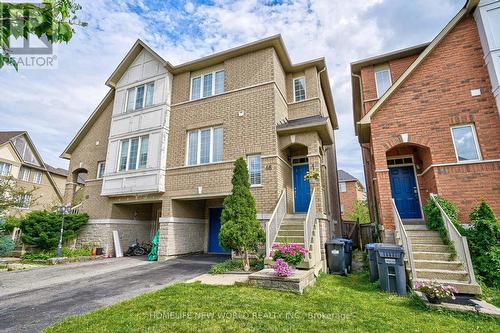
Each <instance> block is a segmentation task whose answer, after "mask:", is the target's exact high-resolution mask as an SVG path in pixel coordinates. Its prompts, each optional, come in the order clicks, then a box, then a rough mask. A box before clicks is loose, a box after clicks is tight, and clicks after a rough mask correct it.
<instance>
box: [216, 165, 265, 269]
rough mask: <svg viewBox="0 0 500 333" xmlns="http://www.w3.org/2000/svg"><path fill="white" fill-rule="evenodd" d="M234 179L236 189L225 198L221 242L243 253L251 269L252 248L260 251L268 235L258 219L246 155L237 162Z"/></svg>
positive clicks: (246, 263)
mask: <svg viewBox="0 0 500 333" xmlns="http://www.w3.org/2000/svg"><path fill="white" fill-rule="evenodd" d="M231 182H232V184H233V191H232V193H231V194H230V195H228V196H227V197H226V198H225V199H224V208H223V209H222V214H221V230H220V233H219V242H220V244H221V245H222V246H223V247H225V248H228V249H231V250H235V251H237V252H238V253H242V254H243V260H244V263H245V267H246V269H247V268H249V259H248V253H249V251H257V248H258V246H259V244H261V243H262V242H263V241H264V239H265V238H264V237H265V235H264V229H262V227H261V225H260V223H259V221H258V220H257V208H256V207H255V199H254V197H253V196H252V193H251V192H250V182H249V179H248V169H247V163H246V161H245V160H244V159H243V158H239V159H238V160H236V162H235V163H234V172H233V178H232V181H231Z"/></svg>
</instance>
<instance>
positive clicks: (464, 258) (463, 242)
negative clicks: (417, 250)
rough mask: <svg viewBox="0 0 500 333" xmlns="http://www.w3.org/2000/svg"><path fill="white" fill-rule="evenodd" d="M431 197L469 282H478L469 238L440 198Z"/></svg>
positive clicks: (433, 195) (432, 195)
mask: <svg viewBox="0 0 500 333" xmlns="http://www.w3.org/2000/svg"><path fill="white" fill-rule="evenodd" d="M430 196H431V199H432V200H433V201H434V203H435V204H436V207H437V208H438V209H439V212H440V213H441V218H442V219H443V222H444V228H445V229H446V235H447V236H448V240H450V241H451V242H452V244H453V246H454V247H455V252H456V253H457V257H458V259H459V260H460V262H461V263H462V265H463V266H464V268H465V270H466V271H467V273H469V283H471V284H475V283H476V276H475V275H474V268H473V267H472V260H471V257H470V252H469V245H468V243H467V238H466V237H464V236H462V235H461V234H460V232H458V230H457V227H455V225H454V224H453V222H451V219H450V217H449V216H448V214H446V212H445V211H444V210H443V208H442V207H441V205H440V204H439V202H438V200H436V197H437V196H436V195H435V194H433V193H431V194H430Z"/></svg>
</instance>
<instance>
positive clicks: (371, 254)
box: [365, 243, 380, 282]
mask: <svg viewBox="0 0 500 333" xmlns="http://www.w3.org/2000/svg"><path fill="white" fill-rule="evenodd" d="M379 244H380V243H369V244H366V245H365V249H366V252H367V257H368V267H369V269H370V282H375V281H377V280H378V267H377V253H376V252H375V251H376V248H377V247H378V245H379Z"/></svg>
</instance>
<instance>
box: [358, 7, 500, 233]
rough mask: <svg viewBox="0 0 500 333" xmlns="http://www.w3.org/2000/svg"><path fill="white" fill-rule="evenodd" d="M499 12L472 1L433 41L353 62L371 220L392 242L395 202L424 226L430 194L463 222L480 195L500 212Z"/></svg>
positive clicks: (405, 215)
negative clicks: (440, 198) (450, 203)
mask: <svg viewBox="0 0 500 333" xmlns="http://www.w3.org/2000/svg"><path fill="white" fill-rule="evenodd" d="M499 15H500V1H481V2H480V3H479V1H478V0H476V1H467V3H466V5H465V6H464V8H463V9H462V10H461V11H460V12H459V13H458V14H457V15H456V16H455V17H454V18H453V19H452V20H451V21H450V22H449V23H448V24H447V25H446V27H445V28H444V29H443V30H442V31H441V32H440V33H439V34H438V35H437V36H436V37H435V38H434V39H433V40H432V41H431V42H430V43H426V44H423V45H417V46H414V47H410V48H407V49H404V50H399V51H396V52H391V53H388V54H383V55H380V56H376V57H372V58H369V59H365V60H361V61H357V62H354V63H352V64H351V72H352V87H353V106H354V120H355V127H356V134H357V136H358V139H359V142H360V145H361V148H362V155H363V162H364V171H365V177H366V186H367V194H368V200H369V207H370V214H371V215H372V219H374V220H375V219H376V220H378V222H379V223H380V225H381V226H382V227H383V229H384V231H383V234H384V240H385V241H394V229H395V223H394V213H393V207H392V202H391V201H392V199H394V201H395V205H396V207H397V210H398V211H399V214H400V216H401V219H402V220H403V221H405V220H407V221H411V220H414V221H417V222H418V221H421V223H423V218H424V216H423V211H422V206H423V205H424V204H425V203H426V202H427V200H428V199H429V195H430V194H431V193H434V194H438V195H441V196H443V197H445V198H447V199H449V200H451V201H453V202H455V203H456V204H457V205H458V207H459V209H460V221H461V222H462V223H467V221H468V215H469V213H470V210H471V208H472V207H474V206H475V205H477V204H478V203H479V202H480V200H481V199H483V198H484V199H485V200H486V201H487V202H488V203H489V204H490V205H491V207H492V208H493V210H494V211H495V213H496V214H497V215H499V214H500V200H499V198H500V119H499V109H498V73H499V71H498V69H499V67H498V66H499V64H500V61H499V60H500V58H499V54H498V52H497V51H498V47H500V44H498V43H499V41H500V25H499V24H498V23H499V22H500V19H499V18H500V16H499ZM495 50H496V51H495ZM495 52H496V53H495Z"/></svg>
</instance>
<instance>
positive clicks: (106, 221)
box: [87, 219, 153, 225]
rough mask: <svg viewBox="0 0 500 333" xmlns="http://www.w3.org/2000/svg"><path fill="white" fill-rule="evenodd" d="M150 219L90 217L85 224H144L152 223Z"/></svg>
mask: <svg viewBox="0 0 500 333" xmlns="http://www.w3.org/2000/svg"><path fill="white" fill-rule="evenodd" d="M152 222H153V221H150V220H127V219H90V220H89V221H88V222H87V224H137V225H145V224H149V223H152Z"/></svg>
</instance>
